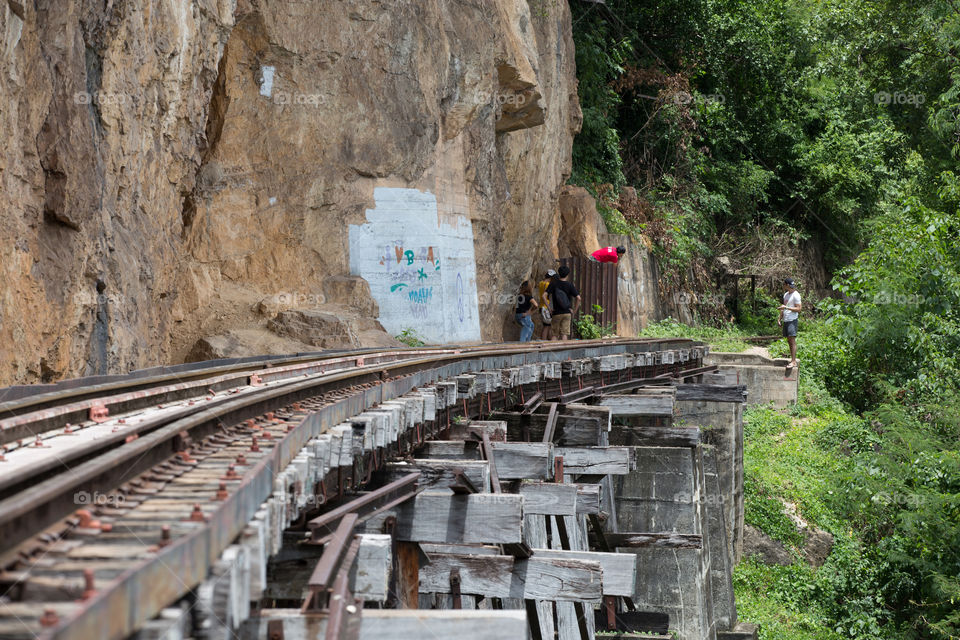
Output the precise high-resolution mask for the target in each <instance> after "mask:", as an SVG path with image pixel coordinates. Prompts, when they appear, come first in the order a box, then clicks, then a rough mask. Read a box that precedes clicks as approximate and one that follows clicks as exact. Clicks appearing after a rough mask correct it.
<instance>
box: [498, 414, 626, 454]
mask: <svg viewBox="0 0 960 640" xmlns="http://www.w3.org/2000/svg"><path fill="white" fill-rule="evenodd" d="M568 406H574V405H568ZM541 408H542V407H541ZM493 417H494V418H497V419H499V420H503V421H505V422H506V423H507V440H509V441H510V442H523V441H525V440H526V439H527V436H529V439H530V440H531V441H533V442H542V441H543V436H544V432H545V430H546V426H547V420H548V414H546V413H531V414H529V415H525V414H521V413H519V412H495V413H494V414H493ZM606 428H607V422H606V421H605V420H604V419H603V418H602V417H598V416H571V415H566V414H562V415H560V416H559V417H558V418H557V425H556V427H555V429H554V435H553V442H555V443H556V444H559V445H563V446H570V447H574V446H592V445H596V444H598V443H599V442H600V431H601V430H604V429H606Z"/></svg>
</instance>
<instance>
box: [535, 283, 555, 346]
mask: <svg viewBox="0 0 960 640" xmlns="http://www.w3.org/2000/svg"><path fill="white" fill-rule="evenodd" d="M556 277H557V272H556V271H554V270H553V269H547V275H545V276H544V277H543V280H541V281H540V282H538V283H537V301H538V302H539V303H540V324H541V325H542V329H541V330H540V339H541V340H549V339H550V337H551V335H550V333H551V329H552V324H553V317H552V316H551V315H550V296H548V295H547V287H549V286H550V283H551V282H552V281H553V279H554V278H556Z"/></svg>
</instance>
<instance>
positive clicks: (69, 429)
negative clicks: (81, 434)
mask: <svg viewBox="0 0 960 640" xmlns="http://www.w3.org/2000/svg"><path fill="white" fill-rule="evenodd" d="M63 432H64V433H73V425H72V424H70V423H69V422H68V423H67V424H65V425H63Z"/></svg>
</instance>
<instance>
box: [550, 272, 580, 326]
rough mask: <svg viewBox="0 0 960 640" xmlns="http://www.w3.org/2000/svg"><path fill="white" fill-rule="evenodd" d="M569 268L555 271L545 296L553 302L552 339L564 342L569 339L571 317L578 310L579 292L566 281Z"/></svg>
mask: <svg viewBox="0 0 960 640" xmlns="http://www.w3.org/2000/svg"><path fill="white" fill-rule="evenodd" d="M569 275H570V267H568V266H566V265H563V266H562V267H560V268H559V269H558V270H557V277H556V278H554V279H553V282H551V283H550V286H549V287H547V295H549V296H550V300H552V301H553V331H554V334H553V339H554V340H566V339H568V338H569V337H570V327H571V325H572V324H573V323H572V319H573V315H574V314H575V313H576V312H577V310H578V309H579V308H580V292H579V291H577V288H576V287H575V286H574V285H573V283H572V282H568V281H567V277H568V276H569Z"/></svg>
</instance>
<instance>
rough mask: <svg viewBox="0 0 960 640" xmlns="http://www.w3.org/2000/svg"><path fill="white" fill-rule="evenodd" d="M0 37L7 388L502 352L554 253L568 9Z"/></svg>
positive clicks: (338, 14) (503, 0)
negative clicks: (277, 357)
mask: <svg viewBox="0 0 960 640" xmlns="http://www.w3.org/2000/svg"><path fill="white" fill-rule="evenodd" d="M0 38H2V46H0V93H2V95H3V100H2V104H0V135H2V137H3V139H4V141H5V144H4V146H3V148H2V149H0V204H2V207H3V213H2V216H0V230H2V232H3V234H4V235H5V237H7V238H8V239H9V241H8V242H5V243H3V244H2V246H0V266H2V279H0V361H2V362H3V364H4V367H3V369H2V370H0V383H3V384H7V383H14V382H35V381H39V380H52V379H57V378H60V377H64V376H75V375H82V374H92V373H103V372H121V371H126V370H130V369H134V368H138V367H144V366H149V365H154V364H161V363H170V362H180V361H183V360H184V359H186V358H188V356H191V352H192V357H210V356H215V355H222V354H225V353H244V352H257V351H271V350H295V349H309V348H314V349H315V348H319V347H326V346H331V344H330V340H331V339H336V340H337V341H339V342H338V343H339V344H344V345H348V344H361V343H362V344H376V343H389V342H390V341H391V338H390V335H392V334H393V333H394V332H396V331H398V330H399V328H401V327H406V326H408V327H409V328H411V329H414V330H418V331H421V332H424V333H425V334H430V333H431V332H432V333H436V331H438V327H443V328H444V329H445V330H446V331H447V335H448V336H452V337H454V338H457V339H487V340H492V339H499V338H501V336H502V332H503V329H504V326H505V323H504V318H505V317H507V316H508V311H509V302H508V300H507V296H508V295H509V294H512V293H513V291H514V288H515V286H516V283H517V282H518V281H519V280H520V279H521V278H523V277H525V276H527V275H528V273H529V272H530V270H531V268H532V267H533V266H534V265H542V264H544V263H545V262H546V261H548V260H549V259H551V258H552V257H555V256H556V255H557V236H558V233H559V214H558V210H557V206H556V205H557V199H558V196H559V190H560V188H561V187H562V185H563V184H564V182H565V181H566V178H567V177H568V175H569V171H570V152H571V145H572V138H573V135H574V134H575V132H576V131H578V129H579V126H580V119H581V116H580V111H579V107H578V104H577V98H576V79H575V69H574V52H573V42H572V39H571V25H570V12H569V8H568V6H567V3H566V2H564V1H560V2H552V1H551V2H543V1H542V0H479V1H476V0H459V1H456V2H449V1H447V0H379V1H378V0H325V1H323V2H320V1H316V2H315V1H305V0H271V1H269V2H267V1H266V0H189V1H188V0H137V1H133V0H98V1H93V0H56V1H54V0H36V1H35V2H31V3H24V2H19V1H17V0H0ZM291 309H292V310H293V311H294V312H295V313H283V312H284V311H287V310H291ZM384 328H386V329H387V331H386V332H384V331H383V329H384ZM327 329H329V330H327ZM331 336H332V338H331ZM428 337H429V336H428Z"/></svg>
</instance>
